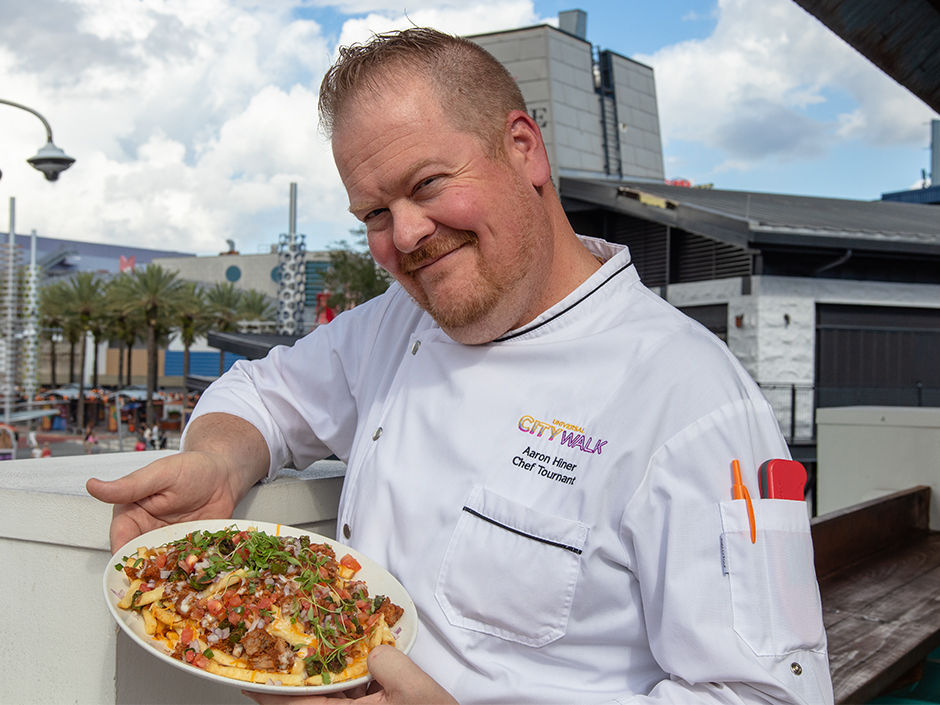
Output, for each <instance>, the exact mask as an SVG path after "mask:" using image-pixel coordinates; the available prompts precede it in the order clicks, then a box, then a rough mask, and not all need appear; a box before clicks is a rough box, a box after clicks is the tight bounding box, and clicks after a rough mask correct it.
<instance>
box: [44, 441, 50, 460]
mask: <svg viewBox="0 0 940 705" xmlns="http://www.w3.org/2000/svg"><path fill="white" fill-rule="evenodd" d="M42 457H43V458H51V457H52V448H50V447H49V443H48V442H46V443H43V444H42Z"/></svg>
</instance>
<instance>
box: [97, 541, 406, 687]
mask: <svg viewBox="0 0 940 705" xmlns="http://www.w3.org/2000/svg"><path fill="white" fill-rule="evenodd" d="M115 568H116V569H117V570H123V572H124V573H125V574H126V575H127V577H128V579H129V580H130V581H131V586H130V588H129V589H128V593H131V594H129V595H125V597H124V599H122V603H124V604H122V603H119V606H121V607H124V608H125V609H132V610H137V611H139V612H140V613H141V615H142V616H143V617H144V621H145V626H146V631H147V633H148V634H151V635H152V636H153V638H155V639H157V640H159V641H161V642H162V643H163V644H164V645H165V646H166V647H167V649H168V650H169V651H170V652H171V654H172V656H173V657H174V658H177V659H180V660H182V661H184V662H187V663H190V664H192V665H193V666H195V667H197V668H202V669H205V670H207V671H210V672H213V673H218V674H220V675H224V676H228V677H232V678H236V679H240V680H246V681H253V682H256V683H259V682H260V683H265V682H268V683H276V684H284V685H321V684H330V683H336V682H340V681H343V680H349V679H352V678H357V677H359V676H361V675H365V674H366V673H367V669H366V667H365V659H366V656H367V655H368V653H369V651H371V649H373V648H375V646H377V645H379V644H381V643H391V644H394V635H393V633H392V631H391V627H392V626H394V624H395V623H396V622H397V621H398V620H399V619H400V617H401V615H402V613H403V610H402V608H401V607H399V606H397V605H395V604H393V603H392V602H391V601H390V600H389V599H388V598H387V597H385V596H382V595H378V596H375V597H373V596H370V595H369V591H368V588H367V587H366V584H365V583H364V582H362V581H360V580H356V579H355V575H356V573H357V572H358V571H359V570H360V568H361V566H360V564H359V562H358V561H357V560H356V559H355V558H354V557H353V556H351V555H349V554H346V555H344V556H343V557H342V558H340V559H339V560H337V559H336V555H335V552H334V550H333V547H332V546H330V545H329V544H326V543H322V544H319V543H312V542H311V540H310V538H309V537H308V536H300V537H292V536H270V535H268V534H266V533H264V532H262V531H257V530H254V529H249V530H241V529H238V528H235V527H234V526H233V527H229V528H226V529H222V530H220V531H215V532H207V531H194V532H192V533H190V534H188V535H187V536H185V537H183V538H181V539H178V540H176V541H172V542H170V543H167V544H165V545H163V546H158V547H156V548H153V549H150V548H145V549H138V550H137V553H136V554H135V555H133V556H125V557H124V558H123V559H122V563H119V564H117V565H116V566H115Z"/></svg>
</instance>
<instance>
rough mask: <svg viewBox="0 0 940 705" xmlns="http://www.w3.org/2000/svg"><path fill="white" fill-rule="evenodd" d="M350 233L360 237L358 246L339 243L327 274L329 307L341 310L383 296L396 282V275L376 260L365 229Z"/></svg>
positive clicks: (331, 256) (332, 254)
mask: <svg viewBox="0 0 940 705" xmlns="http://www.w3.org/2000/svg"><path fill="white" fill-rule="evenodd" d="M350 233H351V234H352V235H355V236H356V245H355V246H352V245H350V244H349V243H348V242H347V241H346V240H341V241H340V242H338V243H336V246H334V247H333V248H332V249H331V250H330V268H329V269H328V270H327V272H326V274H324V275H323V287H324V289H325V290H326V291H328V292H330V298H329V299H328V300H327V305H328V306H329V307H330V308H334V309H336V310H337V311H345V310H347V309H350V308H352V307H353V306H358V305H359V304H361V303H363V302H365V301H368V300H369V299H372V298H374V297H376V296H379V295H380V294H383V293H384V292H385V290H386V289H388V287H389V285H390V284H391V283H392V281H393V279H392V275H391V274H389V273H388V272H386V271H385V270H384V269H382V268H381V267H379V266H378V265H377V264H376V263H375V260H374V259H372V255H371V254H370V253H369V243H368V240H367V238H366V233H365V228H359V229H358V230H352V231H350Z"/></svg>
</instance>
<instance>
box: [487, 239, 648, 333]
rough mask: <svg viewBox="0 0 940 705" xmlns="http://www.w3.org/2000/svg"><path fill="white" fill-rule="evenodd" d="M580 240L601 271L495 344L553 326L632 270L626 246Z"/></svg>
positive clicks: (597, 240)
mask: <svg viewBox="0 0 940 705" xmlns="http://www.w3.org/2000/svg"><path fill="white" fill-rule="evenodd" d="M578 239H579V240H581V243H582V244H583V245H584V246H585V247H586V248H587V249H588V252H590V253H591V254H592V255H594V256H595V257H597V258H598V259H599V260H600V261H601V268H600V269H598V270H597V271H596V272H594V274H592V275H591V276H590V277H588V278H587V279H586V280H585V281H584V283H583V284H581V286H579V287H578V288H577V289H575V290H574V291H572V292H571V293H570V294H568V296H566V297H565V298H564V299H562V300H561V301H559V302H558V303H557V304H555V305H554V306H552V307H551V308H549V309H548V310H547V311H545V312H543V313H542V314H541V315H539V316H537V317H536V318H535V319H533V320H532V321H530V322H529V323H527V324H526V325H524V326H522V327H521V328H516V329H515V330H511V331H509V332H508V333H506V334H504V335H502V336H500V337H499V338H496V340H494V341H493V342H494V343H502V342H505V341H507V340H512V339H513V338H518V337H519V336H522V335H526V334H527V333H531V332H532V331H534V330H535V329H537V328H541V327H542V326H544V325H547V324H548V323H551V322H552V321H554V320H555V319H557V318H559V317H560V316H562V315H564V314H566V313H568V312H569V311H570V310H571V309H573V308H574V307H575V306H577V305H578V304H580V303H581V302H583V301H585V300H586V299H587V298H588V297H589V296H591V295H592V294H594V293H595V292H597V291H598V290H599V289H601V288H602V287H603V286H604V285H605V284H607V283H609V282H611V281H612V280H614V279H615V278H616V277H617V276H618V275H619V274H621V273H622V272H624V271H626V270H627V269H628V268H629V267H630V265H631V258H630V250H628V249H627V247H626V246H625V245H617V244H615V243H612V242H607V241H606V240H601V239H599V238H596V237H587V236H585V235H578Z"/></svg>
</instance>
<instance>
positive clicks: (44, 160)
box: [0, 98, 75, 424]
mask: <svg viewBox="0 0 940 705" xmlns="http://www.w3.org/2000/svg"><path fill="white" fill-rule="evenodd" d="M0 103H2V104H3V105H10V106H12V107H14V108H19V109H20V110H25V111H26V112H28V113H32V114H33V115H35V116H36V117H38V118H39V119H40V120H41V121H42V124H43V127H45V128H46V144H45V146H43V147H40V149H39V151H38V152H36V156H33V157H30V158H29V159H27V160H26V162H27V163H28V164H29V165H30V166H31V167H33V168H34V169H38V170H39V171H41V172H42V173H43V175H44V176H45V177H46V181H57V180H58V178H59V174H60V173H62V172H63V171H65V170H66V169H68V168H69V167H70V166H72V164H74V163H75V160H74V159H73V158H72V157H70V156H68V155H67V154H66V153H65V152H63V151H62V150H61V149H59V148H58V147H56V146H55V144H54V143H53V142H52V127H51V126H50V125H49V121H48V120H46V118H44V117H43V116H42V115H40V114H39V113H38V112H36V111H35V110H33V109H32V108H29V107H27V106H25V105H20V104H19V103H14V102H13V101H11V100H4V99H2V98H0ZM15 208H16V206H15V201H14V199H13V198H12V197H11V198H10V232H9V249H8V252H7V261H6V264H7V286H6V309H7V311H6V313H7V316H6V321H4V325H3V351H2V352H3V355H0V358H2V359H0V362H2V368H3V369H2V371H0V376H2V378H3V383H2V392H3V419H4V421H5V422H6V423H7V424H9V423H10V412H11V409H12V405H13V389H14V380H13V377H14V366H13V363H14V352H13V350H14V346H15V345H16V324H15V306H16V290H15V287H16V234H15V233H16V225H15V223H16V220H15V212H16V211H15ZM33 232H34V238H33V242H34V243H35V231H33ZM33 247H35V244H34V245H33ZM33 252H35V250H33ZM30 276H31V277H32V278H33V279H32V280H31V285H32V286H33V287H35V284H36V282H35V254H33V261H32V262H31V267H30ZM32 293H33V292H32V290H31V295H32ZM30 317H31V319H30V321H29V325H28V328H27V334H28V335H29V336H31V339H30V341H29V344H28V349H29V350H30V351H31V352H32V353H33V354H34V353H35V347H36V346H35V342H36V341H35V340H34V339H33V338H35V337H36V336H38V334H39V331H38V329H37V325H36V324H37V321H36V320H35V318H36V311H35V307H32V308H31V310H30ZM26 386H27V387H28V389H29V390H32V388H33V385H26ZM31 402H32V399H31V398H30V403H31Z"/></svg>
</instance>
